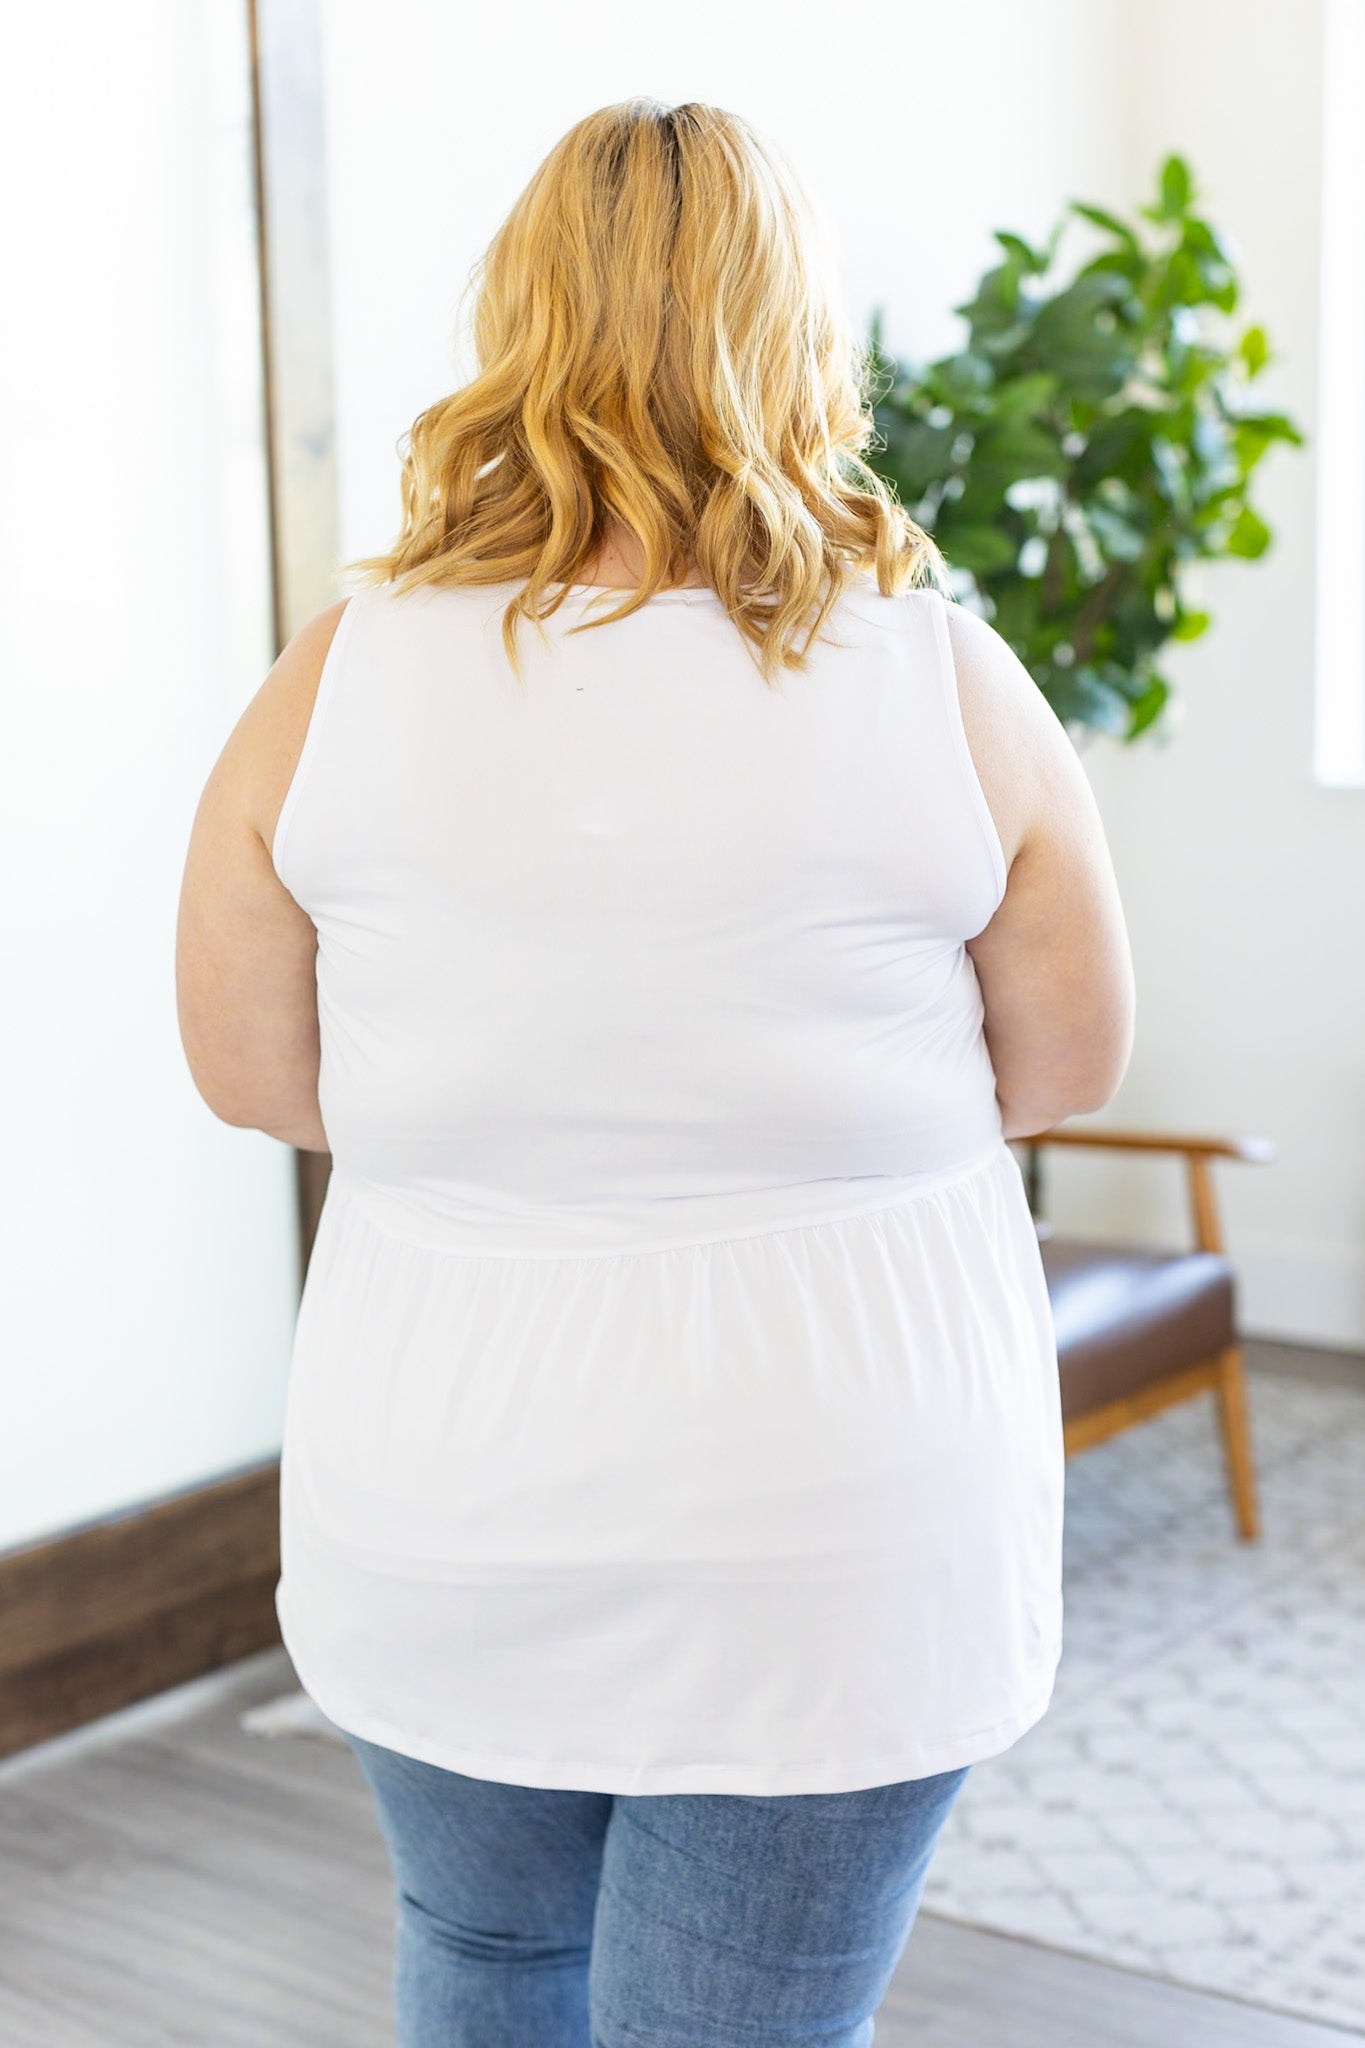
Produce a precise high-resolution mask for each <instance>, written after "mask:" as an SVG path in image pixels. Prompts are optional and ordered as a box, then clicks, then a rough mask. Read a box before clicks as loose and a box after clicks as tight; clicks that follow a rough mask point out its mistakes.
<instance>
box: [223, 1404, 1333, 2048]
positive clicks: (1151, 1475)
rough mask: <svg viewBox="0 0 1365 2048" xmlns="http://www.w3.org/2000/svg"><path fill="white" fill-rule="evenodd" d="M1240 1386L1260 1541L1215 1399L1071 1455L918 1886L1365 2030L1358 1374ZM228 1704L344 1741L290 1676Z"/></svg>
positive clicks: (957, 1908) (1180, 1977)
mask: <svg viewBox="0 0 1365 2048" xmlns="http://www.w3.org/2000/svg"><path fill="white" fill-rule="evenodd" d="M1250 1401H1251V1421H1252V1431H1253V1436H1254V1441H1255V1447H1256V1454H1257V1461H1258V1466H1259V1476H1260V1488H1261V1508H1262V1520H1263V1524H1264V1528H1263V1533H1262V1536H1261V1538H1260V1541H1259V1542H1258V1543H1255V1544H1241V1543H1239V1542H1238V1541H1237V1539H1236V1537H1235V1536H1234V1535H1233V1533H1232V1520H1231V1513H1230V1510H1229V1507H1228V1504H1227V1500H1226V1498H1225V1496H1224V1492H1223V1484H1222V1464H1221V1456H1220V1450H1219V1444H1218V1439H1217V1434H1216V1427H1215V1423H1214V1417H1213V1405H1212V1402H1210V1401H1197V1402H1191V1403H1189V1404H1187V1406H1186V1407H1185V1408H1183V1409H1176V1410H1173V1411H1172V1412H1170V1413H1168V1414H1167V1415H1164V1416H1161V1417H1159V1418H1158V1419H1157V1420H1156V1421H1154V1422H1151V1423H1148V1424H1146V1425H1145V1426H1144V1427H1143V1428H1141V1429H1136V1430H1131V1431H1129V1432H1128V1434H1127V1435H1126V1436H1123V1437H1118V1438H1116V1439H1114V1440H1113V1441H1112V1442H1110V1443H1107V1444H1103V1445H1101V1446H1099V1448H1097V1449H1095V1450H1093V1451H1088V1452H1086V1454H1085V1455H1084V1456H1083V1457H1081V1458H1077V1459H1075V1460H1073V1462H1072V1463H1071V1464H1070V1465H1069V1466H1068V1468H1067V1531H1066V1579H1065V1584H1066V1648H1065V1651H1064V1654H1063V1658H1062V1667H1061V1672H1060V1674H1059V1677H1058V1681H1057V1690H1056V1693H1055V1695H1054V1698H1053V1703H1052V1706H1051V1708H1050V1709H1049V1711H1048V1713H1047V1714H1046V1716H1045V1717H1044V1718H1043V1720H1042V1721H1041V1722H1039V1724H1038V1726H1037V1727H1036V1728H1033V1729H1030V1731H1029V1733H1028V1734H1027V1735H1025V1736H1024V1737H1023V1738H1022V1740H1021V1741H1019V1742H1018V1743H1016V1744H1015V1746H1014V1748H1013V1749H1011V1750H1008V1751H1007V1752H1006V1753H1005V1754H1004V1755H1003V1756H1001V1757H997V1758H993V1759H992V1760H991V1761H990V1762H988V1763H984V1764H980V1765H978V1766H977V1768H976V1770H974V1771H973V1772H972V1773H971V1774H970V1775H969V1777H968V1779H967V1782H966V1785H965V1786H964V1788H963V1791H962V1794H961V1796H960V1798H959V1800H958V1803H957V1805H956V1807H955V1808H954V1810H953V1813H952V1815H951V1816H950V1818H949V1821H948V1825H947V1827H946V1828H945V1830H944V1833H943V1837H942V1839H941V1841H940V1844H939V1848H938V1852H937V1854H936V1856H935V1859H934V1863H933V1865H932V1867H931V1870H930V1876H929V1884H928V1888H927V1890H926V1892H925V1897H924V1905H925V1907H926V1909H927V1910H929V1911H930V1912H934V1913H939V1914H942V1915H943V1916H944V1917H945V1918H947V1919H952V1920H962V1921H967V1922H970V1923H971V1924H972V1925H974V1926H978V1927H987V1928H992V1929H995V1930H996V1931H997V1932H999V1933H1003V1934H1013V1935H1019V1936H1022V1937H1024V1938H1025V1939H1027V1940H1031V1941H1036V1942H1040V1943H1042V1944H1043V1945H1044V1946H1046V1947H1049V1948H1058V1949H1068V1950H1070V1951H1072V1952H1073V1953H1075V1954H1077V1955H1085V1956H1092V1957H1094V1958H1096V1959H1097V1960H1099V1961H1102V1962H1110V1963H1118V1964H1122V1965H1124V1966H1126V1967H1127V1968H1129V1969H1134V1970H1140V1971H1142V1972H1143V1973H1144V1974H1146V1975H1148V1976H1159V1977H1167V1978H1171V1979H1174V1980H1175V1981H1177V1982H1179V1983H1183V1984H1189V1985H1192V1986H1195V1987H1196V1988H1198V1989H1202V1990H1211V1991H1220V1992H1224V1993H1228V1994H1231V1995H1232V1996H1234V1997H1237V1998H1244V1999H1247V2000H1249V2001H1251V2002H1252V2003H1253V2004H1257V2005H1265V2006H1272V2007H1279V2008H1281V2009H1283V2010H1285V2011H1287V2012H1292V2013H1298V2014H1302V2015H1306V2016H1308V2017H1311V2018H1314V2019H1318V2020H1322V2021H1329V2022H1334V2023H1335V2024H1336V2025H1338V2026H1345V2027H1349V2028H1352V2029H1359V2030H1362V2031H1365V1390H1362V1391H1359V1392H1358V1391H1356V1390H1355V1389H1354V1388H1349V1387H1337V1386H1319V1385H1315V1384H1311V1383H1308V1382H1304V1381H1299V1380H1294V1379H1290V1378H1288V1377H1283V1378H1280V1377H1274V1376H1272V1375H1269V1374H1264V1373H1262V1374H1258V1375H1255V1376H1254V1377H1253V1379H1252V1383H1251V1395H1250ZM242 1725H243V1726H244V1727H246V1728H248V1729H250V1731H251V1732H252V1733H253V1734H260V1735H309V1736H319V1737H321V1738H323V1739H324V1740H330V1741H333V1742H337V1743H343V1742H344V1738H343V1737H342V1736H341V1735H340V1734H339V1733H338V1731H337V1730H336V1729H335V1728H334V1727H333V1726H332V1724H331V1723H330V1722H329V1721H327V1720H326V1719H325V1718H324V1717H323V1715H321V1714H320V1713H319V1712H318V1710H317V1708H316V1707H314V1706H313V1704H312V1702H311V1700H309V1699H308V1698H307V1697H306V1696H305V1695H304V1694H302V1693H298V1692H294V1693H289V1694H286V1695H284V1696H283V1697H281V1698H279V1699H276V1700H271V1701H269V1702H267V1703H266V1704H265V1705H263V1706H260V1707H256V1708H253V1709H252V1710H251V1711H250V1712H248V1713H247V1714H245V1715H244V1716H243V1717H242Z"/></svg>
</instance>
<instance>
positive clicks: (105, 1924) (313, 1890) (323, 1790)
mask: <svg viewBox="0 0 1365 2048" xmlns="http://www.w3.org/2000/svg"><path fill="white" fill-rule="evenodd" d="M292 1683H293V1671H292V1667H291V1666H290V1664H289V1660H288V1658H287V1656H286V1654H285V1652H284V1651H283V1650H271V1651H267V1652H266V1653H264V1654H263V1655H262V1656H259V1657H252V1658H248V1659H247V1660H245V1661H244V1662H243V1663H242V1664H239V1665H236V1666H234V1667H233V1668H232V1670H231V1671H229V1672H226V1673H222V1674H217V1675H215V1676H213V1677H211V1678H208V1679H200V1680H196V1681H195V1682H194V1683H193V1684H191V1685H188V1686H182V1687H180V1688H178V1689H177V1691H176V1692H174V1693H168V1694H166V1695H164V1696H163V1697H162V1698H161V1699H158V1700H154V1701H149V1702H147V1703H146V1704H144V1705H142V1706H139V1707H132V1708H129V1709H128V1710H127V1711H126V1712H125V1713H122V1714H118V1715H113V1716H111V1717H110V1718H109V1719H108V1720H107V1721H105V1722H102V1723H97V1724H96V1725H95V1726H94V1727H92V1728H89V1729H84V1730H81V1731H79V1732H77V1733H76V1734H74V1735H70V1736H64V1737H61V1738H59V1739H58V1740H57V1741H55V1742H51V1743H47V1744H45V1745H43V1746H42V1747H41V1748H39V1749H36V1750H30V1751H28V1752H26V1753H24V1754H23V1755H21V1756H18V1757H15V1758H12V1759H10V1760H9V1761H8V1762H5V1763H3V1764H0V2043H3V2048H383V2044H385V2043H389V2042H391V2040H392V2030H391V2024H390V2018H389V1993H388V1971H389V1941H390V1924H391V1923H390V1903H389V1876H388V1866H387V1863H386V1860H385V1856H384V1850H383V1845H382V1843H381V1841H380V1837H379V1833H378V1829H377V1826H376V1824H375V1820H374V1814H373V1809H372V1807H371V1805H370V1801H369V1793H368V1790H367V1788H366V1786H365V1783H364V1780H363V1779H362V1777H361V1775H360V1772H359V1769H358V1767H357V1766H356V1764H355V1762H354V1759H353V1758H352V1757H351V1755H350V1753H349V1751H347V1750H344V1749H341V1748H338V1747H334V1746H332V1745H330V1744H327V1743H322V1742H317V1741H306V1740H300V1739H298V1738H293V1739H283V1740H275V1741H265V1740H262V1739H261V1738H259V1737H253V1736H248V1735H245V1734H243V1733H242V1731H241V1729H240V1728H239V1727H238V1725H237V1717H238V1715H239V1714H240V1713H241V1711H242V1710H243V1708H244V1707H246V1706H249V1705H254V1704H255V1703H256V1702H258V1701H262V1700H266V1699H270V1698H272V1697H274V1696H275V1695H276V1694H278V1693H280V1692H283V1691H286V1690H287V1689H288V1688H289V1687H290V1686H291V1685H292ZM1361 2038H1365V2037H1362V2036H1358V2035H1354V2034H1348V2033H1344V2032H1341V2031H1339V2030H1337V2029H1335V2028H1331V2027H1322V2026H1317V2025H1314V2024H1311V2023H1309V2022H1307V2021H1300V2020H1295V2019H1291V2018H1287V2017H1284V2016H1282V2015H1278V2014H1274V2013H1268V2012H1262V2011H1260V2010H1258V2009H1256V2008H1253V2007H1250V2006H1245V2005H1240V2004H1238V2003H1236V2002H1235V2001H1233V2000H1230V1999H1224V1998H1216V1997H1206V1996H1204V1995H1202V1994H1200V1993H1196V1992H1191V1991H1186V1990H1183V1989H1181V1988H1179V1987H1177V1986H1175V1985H1171V1984H1165V1983H1161V1982H1158V1981H1156V1980H1154V1979H1151V1978H1146V1977H1138V1976H1134V1975H1132V1974H1130V1973H1129V1972H1127V1971H1123V1970H1113V1969H1108V1968H1105V1967H1104V1966H1102V1965H1100V1964H1096V1963H1092V1962H1088V1961H1084V1960H1082V1959H1080V1958H1077V1957H1072V1956H1065V1955H1061V1954H1058V1953H1056V1952H1054V1951H1052V1950H1048V1949H1042V1948H1036V1947H1033V1946H1032V1945H1030V1944H1028V1943H1026V1942H1019V1941H1011V1940H1007V1939H1005V1938H1004V1937H1001V1936H998V1935H992V1934H987V1933H984V1932H980V1931H978V1930H976V1929H972V1928H966V1927H961V1926H957V1925H955V1924H953V1923H951V1922H948V1921H942V1920H935V1919H933V1918H931V1917H930V1916H928V1915H924V1916H922V1917H921V1919H920V1921H919V1924H918V1925H917V1927H916V1929H915V1932H914V1934H913V1935H912V1937H911V1940H910V1944H909V1946H908V1948H907V1950H906V1953H905V1956H904V1957H903V1959H902V1962H901V1965H900V1969H899V1970H898V1972H897V1976H896V1980H895V1982H894V1984H893V1986H892V1988H891V1991H890V1992H889V1994H888V1996H887V1999H886V2001H885V2003H884V2005H883V2007H882V2011H881V2013H880V2015H879V2017H878V2022H877V2044H878V2048H1342V2044H1343V2043H1346V2042H1348V2041H1351V2040H1359V2039H1361ZM527 2048H533V2044H530V2043H528V2044H527Z"/></svg>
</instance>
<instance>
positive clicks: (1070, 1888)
mask: <svg viewBox="0 0 1365 2048" xmlns="http://www.w3.org/2000/svg"><path fill="white" fill-rule="evenodd" d="M1250 1405H1251V1424H1252V1433H1253V1439H1254V1442H1255V1447H1256V1454H1257V1460H1258V1464H1259V1468H1260V1485H1261V1505H1262V1521H1263V1532H1262V1535H1261V1538H1260V1540H1259V1542H1258V1543H1254V1544H1242V1543H1239V1542H1238V1541H1237V1539H1236V1537H1235V1536H1234V1535H1233V1533H1232V1522H1231V1514H1230V1510H1229V1507H1228V1504H1227V1501H1226V1499H1225V1496H1224V1493H1223V1489H1222V1467H1221V1460H1220V1452H1219V1445H1218V1441H1217V1435H1216V1425H1215V1421H1214V1415H1213V1404H1212V1402H1211V1401H1197V1402H1191V1403H1188V1404H1187V1405H1186V1406H1185V1407H1184V1408H1183V1409H1176V1410H1172V1411H1169V1412H1168V1413H1167V1414H1166V1415H1164V1416H1162V1417H1160V1418H1158V1419H1157V1420H1155V1421H1153V1422H1151V1423H1148V1424H1146V1425H1145V1426H1144V1427H1142V1428H1141V1429H1136V1430H1131V1431H1129V1432H1128V1433H1127V1434H1126V1435H1125V1436H1122V1437H1118V1438H1115V1439H1112V1440H1111V1441H1110V1442H1108V1443H1106V1444H1103V1445H1100V1446H1098V1447H1097V1448H1096V1449H1094V1450H1092V1451H1088V1452H1086V1453H1085V1454H1084V1455H1083V1456H1081V1457H1079V1458H1077V1459H1074V1460H1073V1461H1072V1462H1071V1464H1070V1465H1069V1466H1068V1468H1067V1532H1066V1568H1065V1577H1064V1585H1065V1590H1066V1620H1065V1648H1064V1651H1063V1656H1062V1666H1061V1671H1060V1673H1059V1676H1058V1681H1057V1690H1056V1693H1055V1694H1054V1697H1053V1703H1052V1706H1051V1708H1050V1709H1049V1711H1048V1713H1047V1714H1046V1715H1045V1717H1044V1718H1043V1720H1042V1721H1041V1722H1039V1724H1038V1725H1037V1727H1035V1728H1032V1729H1030V1730H1029V1732H1028V1734H1027V1735H1025V1736H1024V1737H1023V1738H1022V1739H1021V1740H1020V1741H1019V1742H1018V1743H1016V1744H1015V1746H1014V1747H1013V1749H1011V1750H1008V1751H1007V1752H1006V1753H1005V1754H1004V1755H1003V1756H1001V1757H998V1758H993V1759H992V1760H990V1761H989V1762H987V1763H983V1764H980V1765H978V1766H977V1768H976V1770H975V1771H973V1772H972V1773H971V1774H970V1775H969V1777H968V1779H967V1782H966V1784H965V1785H964V1787H963V1790H962V1793H961V1795H960V1797H959V1799H958V1803H957V1806H956V1807H955V1809H954V1811H953V1813H952V1814H951V1815H950V1817H949V1821H948V1824H947V1826H946V1827H945V1829H944V1832H943V1835H942V1838H941V1840H940V1843H939V1847H938V1851H937V1854H936V1856H935V1859H934V1863H933V1865H932V1866H931V1869H930V1876H929V1883H928V1886H927V1888H926V1891H925V1896H924V1902H923V1903H924V1906H925V1908H926V1909H927V1910H928V1911H930V1912H934V1913H939V1914H942V1915H943V1916H945V1917H946V1918H948V1919H954V1920H962V1921H967V1922H969V1923H971V1924H972V1925H974V1926H978V1927H987V1928H992V1929H994V1930H996V1931H997V1932H999V1933H1003V1934H1012V1935H1019V1936H1023V1937H1024V1938H1025V1939H1027V1940H1031V1941H1036V1942H1040V1943H1042V1944H1044V1945H1045V1946H1047V1947H1050V1948H1058V1949H1068V1950H1071V1951H1072V1952H1074V1953H1075V1954H1078V1955H1086V1956H1092V1957H1095V1958H1096V1959H1098V1960H1101V1961H1104V1962H1109V1963H1119V1964H1122V1965H1125V1966H1126V1967H1127V1968H1129V1969H1134V1970H1140V1971H1142V1972H1144V1973H1145V1974H1147V1975H1149V1976H1160V1977H1167V1978H1171V1979H1174V1980H1176V1981H1177V1982H1179V1983H1182V1984H1188V1985H1193V1986H1195V1987H1197V1988H1200V1989H1203V1990H1211V1991H1220V1992H1224V1993H1229V1994H1231V1995H1232V1996H1234V1997H1238V1998H1244V1999H1247V2000H1250V2001H1251V2002H1253V2003H1254V2004H1257V2005H1264V2006H1272V2007H1279V2008H1281V2009H1283V2010H1285V2011H1287V2012H1292V2013H1297V2014H1300V2015H1303V2016H1306V2017H1311V2018H1313V2019H1317V2020H1320V2021H1329V2022H1333V2023H1335V2024H1336V2025H1338V2026H1344V2027H1349V2028H1352V2029H1358V2030H1362V2031H1365V1390H1362V1391H1357V1390H1356V1389H1355V1388H1353V1387H1344V1386H1330V1385H1318V1384H1313V1383H1309V1382H1306V1381H1301V1380H1296V1379H1291V1378H1289V1377H1288V1376H1284V1377H1277V1376H1272V1375H1270V1374H1266V1373H1259V1374H1255V1375H1253V1376H1252V1379H1251V1391H1250Z"/></svg>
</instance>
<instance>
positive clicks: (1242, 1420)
mask: <svg viewBox="0 0 1365 2048" xmlns="http://www.w3.org/2000/svg"><path fill="white" fill-rule="evenodd" d="M1217 1393H1218V1420H1219V1423H1220V1425H1221V1427H1222V1432H1223V1453H1224V1456H1225V1458H1226V1461H1227V1472H1228V1485H1229V1487H1230V1488H1231V1491H1232V1505H1233V1511H1234V1513H1235V1515H1236V1517H1237V1534H1238V1535H1239V1536H1240V1537H1242V1538H1243V1539H1244V1541H1246V1542H1251V1541H1252V1540H1253V1539H1254V1538H1255V1537H1257V1536H1258V1535H1259V1534H1260V1527H1261V1525H1260V1517H1259V1515H1258V1512H1257V1507H1256V1468H1255V1465H1254V1463H1253V1462H1252V1456H1251V1430H1250V1427H1249V1425H1248V1422H1247V1397H1246V1373H1245V1370H1244V1368H1243V1365H1242V1354H1241V1351H1240V1350H1239V1349H1238V1347H1237V1346H1235V1345H1234V1346H1232V1347H1231V1348H1230V1349H1229V1350H1227V1351H1223V1352H1220V1353H1219V1356H1218V1389H1217Z"/></svg>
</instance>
